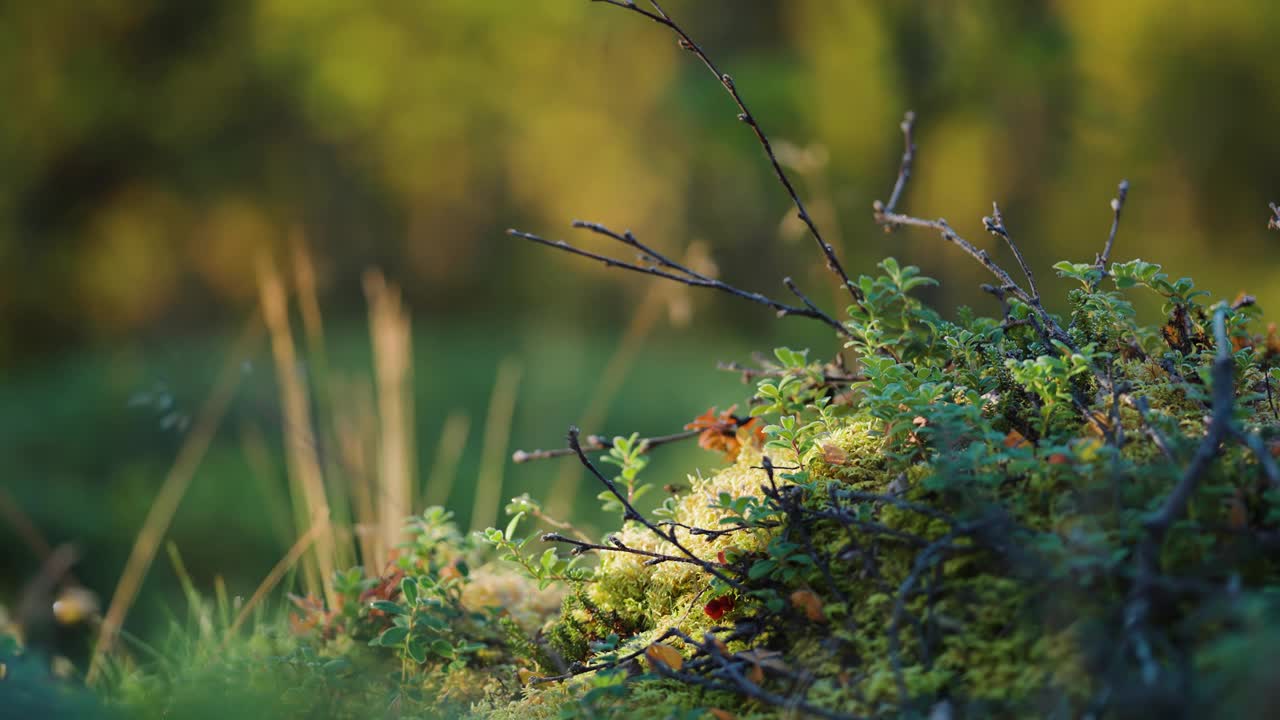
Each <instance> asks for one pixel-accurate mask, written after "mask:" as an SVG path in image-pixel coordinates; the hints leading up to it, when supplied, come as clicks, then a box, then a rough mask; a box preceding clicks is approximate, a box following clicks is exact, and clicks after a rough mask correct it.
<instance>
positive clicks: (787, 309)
mask: <svg viewBox="0 0 1280 720" xmlns="http://www.w3.org/2000/svg"><path fill="white" fill-rule="evenodd" d="M574 227H576V228H584V229H590V230H591V231H592V232H595V233H597V234H600V235H605V236H606V237H611V238H614V239H616V240H619V241H620V242H624V243H626V244H627V245H631V246H632V247H636V248H641V247H645V246H643V245H640V244H639V243H638V242H636V241H635V237H634V236H633V235H632V234H631V233H630V232H629V231H628V232H626V233H625V234H620V233H616V232H614V231H611V230H608V231H607V232H604V231H605V230H607V228H605V227H604V226H603V225H598V224H596V223H583V222H581V221H575V222H574ZM507 234H508V235H510V236H512V237H518V238H523V239H525V240H529V241H531V242H535V243H538V244H540V245H546V246H547V247H550V248H555V249H557V250H563V251H564V252H567V253H570V254H572V255H578V256H581V257H585V258H589V259H591V260H596V261H599V262H602V263H604V264H605V266H607V267H613V268H620V269H622V270H630V271H632V272H638V273H642V274H645V275H653V276H655V277H660V278H663V279H664V280H671V281H673V282H678V283H680V284H682V285H688V286H690V287H704V288H711V289H713V290H719V291H721V292H725V293H728V294H730V295H733V296H734V297H738V298H742V299H743V300H748V301H750V302H753V303H758V304H760V305H766V306H768V307H770V308H772V309H773V310H774V311H775V312H777V313H778V317H786V316H788V315H795V316H798V317H807V318H813V319H815V320H819V321H821V322H823V323H826V324H827V325H830V326H831V327H832V328H833V329H835V331H836V332H838V333H840V334H842V335H844V336H846V337H848V336H849V335H850V331H849V328H847V327H845V326H844V325H843V324H841V323H840V322H838V321H836V320H835V319H834V318H832V317H831V316H830V315H828V314H826V313H825V312H822V311H821V310H818V309H816V308H813V307H811V306H810V307H798V306H795V305H788V304H786V303H784V302H780V301H778V300H774V299H773V298H770V297H768V296H765V295H761V294H760V293H758V292H750V291H747V290H742V289H740V288H737V287H734V286H733V285H730V284H728V283H726V282H723V281H721V280H717V279H715V278H712V277H708V276H706V275H703V274H701V273H698V272H695V271H693V270H690V269H688V268H685V267H684V266H682V265H680V264H679V263H676V262H674V261H672V260H670V259H669V258H667V257H666V256H664V255H662V254H660V253H658V252H656V251H654V250H652V249H649V248H645V249H644V250H643V251H642V252H643V255H642V259H644V260H647V261H652V262H655V263H657V264H656V265H637V264H635V263H632V262H628V261H626V260H619V259H617V258H612V257H609V256H607V255H601V254H599V253H594V252H591V251H590V250H583V249H582V248H579V247H575V246H573V245H570V244H569V243H567V242H565V241H563V240H548V239H547V238H544V237H541V236H539V235H534V234H533V233H528V232H524V231H523V230H516V229H514V228H510V229H508V230H507ZM623 238H629V240H624V239H623ZM663 268H667V269H663ZM802 297H803V296H802Z"/></svg>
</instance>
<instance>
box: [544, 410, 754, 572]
mask: <svg viewBox="0 0 1280 720" xmlns="http://www.w3.org/2000/svg"><path fill="white" fill-rule="evenodd" d="M569 447H570V448H572V449H573V451H574V453H576V454H577V456H578V460H579V461H580V462H581V463H582V466H583V467H585V468H586V469H587V471H588V472H590V473H591V474H592V475H594V476H595V478H596V479H597V480H599V481H600V483H601V484H603V485H604V486H605V489H607V490H608V491H609V492H610V493H611V494H612V495H613V496H614V497H615V498H617V499H618V502H619V503H621V504H622V508H623V516H622V517H623V521H624V522H625V521H627V520H634V521H636V522H638V523H640V524H641V525H644V526H645V527H646V528H648V529H649V531H650V532H652V533H653V534H654V535H657V536H658V537H659V538H661V539H663V540H666V541H667V542H669V543H671V544H672V545H674V546H675V548H676V549H677V550H679V551H680V552H682V553H684V555H685V557H687V558H689V559H690V560H693V561H694V562H693V564H694V565H697V566H698V567H700V568H702V571H703V572H705V573H707V574H708V575H712V576H714V577H716V578H718V579H719V580H720V581H721V582H723V583H724V584H725V585H728V586H729V587H731V588H733V589H734V590H738V591H741V592H746V588H745V587H743V585H742V583H740V582H738V581H737V580H736V579H734V578H732V577H729V576H728V575H725V574H724V573H723V572H721V571H720V568H718V567H716V565H715V563H711V562H707V561H706V560H703V559H702V558H700V557H698V556H697V555H695V554H694V553H693V552H692V551H691V550H689V549H688V548H686V547H685V546H684V545H683V544H681V542H680V539H679V538H677V537H676V532H675V530H674V529H672V530H671V531H670V532H663V531H662V529H661V528H659V527H658V526H657V525H655V524H654V523H653V521H651V520H649V518H646V517H645V516H644V515H643V514H641V513H640V511H639V510H636V508H635V506H634V505H632V504H631V501H630V500H628V499H627V496H626V495H625V494H623V493H622V492H619V491H618V487H617V486H616V485H614V484H613V481H612V480H610V479H608V478H606V477H605V476H604V475H603V474H602V473H601V472H600V470H599V469H597V468H596V466H595V465H594V464H592V462H591V459H590V458H588V457H587V454H586V453H585V452H584V451H583V450H582V445H581V443H579V442H578V428H576V427H570V428H569Z"/></svg>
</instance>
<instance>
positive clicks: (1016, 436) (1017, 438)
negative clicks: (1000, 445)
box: [1004, 430, 1031, 448]
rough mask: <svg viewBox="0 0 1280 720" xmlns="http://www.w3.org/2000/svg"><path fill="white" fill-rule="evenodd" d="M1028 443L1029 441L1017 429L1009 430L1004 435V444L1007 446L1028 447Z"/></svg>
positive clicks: (1029, 443)
mask: <svg viewBox="0 0 1280 720" xmlns="http://www.w3.org/2000/svg"><path fill="white" fill-rule="evenodd" d="M1030 445H1031V441H1030V440H1028V439H1027V438H1026V436H1025V435H1023V434H1022V433H1020V432H1018V431H1017V430H1010V431H1009V434H1008V435H1005V436H1004V446H1005V447H1007V448H1015V447H1016V448H1020V447H1028V446H1030Z"/></svg>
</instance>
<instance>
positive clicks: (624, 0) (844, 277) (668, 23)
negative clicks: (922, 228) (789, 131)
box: [593, 0, 862, 305]
mask: <svg viewBox="0 0 1280 720" xmlns="http://www.w3.org/2000/svg"><path fill="white" fill-rule="evenodd" d="M593 1H594V2H604V3H605V4H607V5H613V6H615V7H620V8H622V9H624V10H630V11H632V12H634V13H637V14H639V15H642V16H644V17H646V18H649V19H650V20H652V21H654V22H656V23H658V24H659V25H662V26H664V27H666V28H668V29H669V30H671V31H672V32H674V33H675V34H676V35H677V36H679V44H680V47H681V48H683V49H685V50H688V51H689V52H691V53H693V54H694V55H696V56H697V58H698V59H699V60H701V61H702V64H703V65H704V66H706V68H707V70H709V71H710V72H711V74H712V75H715V77H716V80H717V81H719V83H720V85H721V86H722V87H724V89H725V91H726V92H728V93H729V97H731V98H733V102H734V104H735V105H737V106H738V120H739V121H741V122H743V123H746V124H747V126H749V127H750V128H751V130H752V132H754V133H755V136H756V140H757V141H759V143H760V147H761V148H763V149H764V154H765V156H766V157H767V158H768V159H769V165H770V166H772V168H773V174H774V176H776V177H777V178H778V182H779V183H781V184H782V187H783V189H785V190H786V191H787V195H789V196H790V197H791V202H792V203H793V204H794V205H795V206H796V211H797V213H798V215H799V217H800V220H801V222H803V223H804V224H805V227H806V228H808V229H809V234H810V235H812V236H813V239H814V241H815V242H817V243H818V248H819V249H820V250H822V254H823V256H824V257H825V258H826V260H827V267H828V268H829V269H830V270H831V272H833V273H835V275H836V277H837V278H839V279H840V282H841V284H842V285H843V286H844V288H845V289H846V290H848V292H849V295H850V297H852V298H853V301H854V303H856V304H858V305H861V304H862V292H861V291H860V290H858V287H857V286H856V285H854V284H853V283H852V282H850V280H849V275H848V274H847V273H846V272H845V271H844V267H843V266H842V265H841V264H840V259H839V258H838V257H837V256H836V251H835V249H834V248H832V247H831V244H830V243H828V242H827V241H826V240H825V239H823V237H822V233H821V232H820V231H819V230H818V226H817V224H816V223H815V222H814V220H813V217H812V216H811V215H809V211H808V210H806V209H805V206H804V202H802V201H801V200H800V195H799V194H798V193H797V192H796V189H795V185H793V184H792V182H791V179H790V178H789V177H787V173H786V171H784V170H783V169H782V164H781V163H779V162H778V157H777V155H775V154H774V152H773V145H772V144H770V142H769V137H768V136H767V135H765V133H764V130H763V129H762V128H761V127H760V123H759V122H758V121H757V120H756V118H755V116H754V115H752V114H751V111H750V110H748V109H747V104H746V102H745V101H744V100H743V99H742V95H740V94H739V93H738V88H737V86H736V85H734V82H733V78H732V77H730V76H729V75H727V74H725V73H723V72H721V71H720V68H718V67H716V64H715V63H714V62H712V60H711V58H710V56H708V55H707V53H706V51H704V50H703V49H702V47H701V46H700V45H698V43H696V42H694V40H693V38H692V37H690V36H689V34H688V33H687V32H685V31H684V28H682V27H680V25H679V24H677V23H676V21H675V20H673V19H671V16H670V15H668V14H667V13H666V12H665V11H664V10H663V9H662V6H661V5H659V4H658V3H657V2H653V1H652V0H651V2H650V4H651V5H652V6H653V12H650V11H648V10H645V9H643V8H641V7H639V6H637V5H636V4H635V3H634V2H629V1H628V0H593Z"/></svg>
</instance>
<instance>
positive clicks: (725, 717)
mask: <svg viewBox="0 0 1280 720" xmlns="http://www.w3.org/2000/svg"><path fill="white" fill-rule="evenodd" d="M707 712H709V713H711V717H713V718H715V719H716V720H735V719H736V718H737V717H738V716H737V715H734V714H733V713H731V712H729V711H728V710H721V709H720V708H711V709H710V710H708V711H707Z"/></svg>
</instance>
